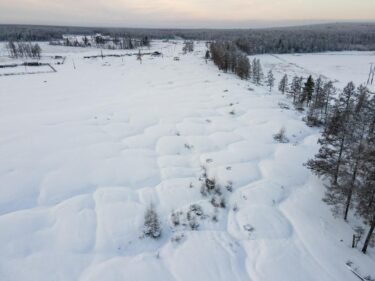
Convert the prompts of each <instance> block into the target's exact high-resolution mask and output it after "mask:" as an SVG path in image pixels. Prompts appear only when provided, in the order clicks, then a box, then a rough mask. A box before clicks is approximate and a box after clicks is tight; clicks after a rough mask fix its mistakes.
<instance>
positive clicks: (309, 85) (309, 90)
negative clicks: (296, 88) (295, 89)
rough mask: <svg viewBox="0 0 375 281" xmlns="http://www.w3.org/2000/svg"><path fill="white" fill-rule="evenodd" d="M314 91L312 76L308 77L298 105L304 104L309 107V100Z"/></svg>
mask: <svg viewBox="0 0 375 281" xmlns="http://www.w3.org/2000/svg"><path fill="white" fill-rule="evenodd" d="M314 89H315V82H314V79H313V78H312V76H311V75H310V76H309V77H308V78H307V81H306V82H305V85H304V86H303V90H302V95H301V97H300V103H301V104H302V105H303V103H305V102H306V105H307V107H308V106H309V104H310V102H311V99H312V97H313V93H314Z"/></svg>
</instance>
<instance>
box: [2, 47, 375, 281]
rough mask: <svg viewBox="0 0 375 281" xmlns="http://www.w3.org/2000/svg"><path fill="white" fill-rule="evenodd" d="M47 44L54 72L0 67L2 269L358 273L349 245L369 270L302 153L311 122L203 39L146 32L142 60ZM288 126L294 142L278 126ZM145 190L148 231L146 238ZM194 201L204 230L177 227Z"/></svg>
mask: <svg viewBox="0 0 375 281" xmlns="http://www.w3.org/2000/svg"><path fill="white" fill-rule="evenodd" d="M42 48H43V49H44V50H46V51H47V53H48V54H54V55H64V56H67V59H66V61H65V64H63V65H56V66H55V68H56V70H57V73H46V74H34V75H22V76H17V75H15V76H3V77H0V280H4V281H14V280H17V281H19V280H22V281H23V280H28V281H44V280H45V281H54V280H59V281H60V280H64V281H65V280H79V281H103V280H106V281H117V280H129V281H133V280H134V281H161V280H163V281H169V280H176V281H210V280H215V281H245V280H251V281H302V280H303V281H312V280H315V281H344V280H348V281H350V280H353V281H355V280H358V279H357V277H356V276H355V275H354V274H353V273H351V272H350V271H349V270H348V268H347V267H346V265H345V263H346V262H347V261H348V260H350V261H352V262H353V263H354V265H355V266H356V267H358V271H359V272H360V273H361V274H363V275H367V274H371V275H375V261H374V257H375V253H374V251H373V249H371V250H370V252H369V254H368V255H363V254H361V253H360V251H359V250H358V249H352V248H351V238H352V235H353V230H352V228H351V226H350V225H349V224H347V223H345V222H344V221H343V220H342V219H335V218H333V217H332V214H331V212H330V210H329V208H328V207H327V206H326V205H325V204H324V203H323V202H322V201H321V198H322V196H323V192H324V186H323V183H322V182H321V181H320V180H319V179H317V178H316V177H315V176H313V175H312V174H311V173H310V172H309V171H308V170H307V169H306V168H305V167H303V165H302V164H303V163H304V162H306V161H307V159H308V158H309V157H312V156H313V155H314V153H315V152H316V151H317V149H318V147H317V144H316V141H317V138H318V136H319V135H318V133H319V132H318V130H317V129H312V128H309V127H307V126H306V125H305V124H304V123H303V122H302V121H301V118H302V115H300V113H297V112H295V111H293V110H285V109H281V108H280V107H279V105H278V104H279V103H280V102H283V103H290V101H289V100H287V99H286V98H285V97H284V96H282V95H279V94H278V93H277V91H276V90H275V91H274V92H273V93H271V94H269V93H268V91H267V89H265V88H263V87H256V86H254V85H252V84H251V83H250V82H248V81H242V80H240V79H238V78H236V77H235V76H234V75H233V74H224V73H220V72H219V71H218V70H217V68H216V67H215V66H214V65H213V64H212V63H211V62H209V63H208V64H206V63H205V61H204V59H203V55H204V52H205V50H206V48H205V44H204V43H198V44H196V51H195V52H194V53H192V54H187V55H182V54H181V49H182V44H181V42H179V43H177V44H173V43H172V42H169V43H163V42H154V43H153V47H152V48H151V51H153V50H159V51H162V52H163V54H164V56H163V57H155V58H152V57H150V56H144V57H143V61H142V64H140V63H139V61H137V60H136V58H135V56H128V57H122V58H116V57H107V58H104V59H101V58H97V59H84V58H83V56H84V55H88V54H93V55H98V54H99V51H98V50H95V49H76V48H63V47H50V46H48V45H42ZM147 51H148V50H147ZM104 53H105V54H106V53H107V54H108V53H123V52H120V51H104ZM175 56H180V61H174V59H173V58H174V57H175ZM329 58H330V59H331V57H329ZM335 58H339V62H345V60H341V59H340V57H338V56H332V59H335ZM299 59H300V61H303V57H300V58H299ZM73 62H74V65H75V69H74V66H73ZM265 66H267V63H265ZM365 67H366V69H367V65H366V66H365ZM322 68H324V66H322ZM345 75H346V76H350V75H351V74H350V73H349V74H348V73H346V74H345ZM345 79H346V78H345ZM346 80H347V79H346ZM249 88H251V89H252V90H251V89H249ZM283 126H284V127H285V128H286V132H287V136H288V138H289V139H290V140H291V141H290V143H285V144H280V143H276V142H275V141H274V140H273V134H275V133H276V132H277V131H279V129H280V128H281V127H283ZM201 166H205V167H206V169H207V173H208V174H209V176H210V177H215V179H216V181H217V182H218V183H219V184H220V185H222V186H225V185H227V184H228V181H231V182H232V186H233V191H232V192H229V191H228V192H225V196H226V208H225V209H222V208H219V209H217V210H216V212H215V208H214V207H213V206H212V205H211V204H210V202H209V198H208V197H203V196H202V195H201V193H200V186H201V182H200V181H199V177H200V175H201V173H202V168H201ZM151 203H152V204H153V205H154V206H155V209H156V211H157V213H158V214H159V218H160V220H161V222H162V237H161V238H160V239H159V240H152V239H150V238H141V235H142V229H143V216H144V212H145V210H146V208H147V207H148V206H149V205H150V204H151ZM191 204H199V205H201V206H202V208H203V210H204V214H205V216H204V217H205V219H202V220H199V224H200V226H199V229H198V230H195V231H193V230H190V228H189V227H184V226H179V227H177V228H174V229H173V228H172V227H171V225H172V224H171V223H170V214H171V212H172V210H174V211H180V210H181V211H186V210H187V209H188V208H189V206H190V205H191ZM214 215H216V216H217V218H218V221H217V222H215V221H214V220H213V219H212V217H213V216H214ZM182 235H183V236H184V237H182V239H181V241H179V242H176V241H172V240H176V239H175V238H178V237H180V236H182ZM171 238H174V239H172V240H171Z"/></svg>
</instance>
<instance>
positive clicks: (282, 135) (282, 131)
mask: <svg viewBox="0 0 375 281" xmlns="http://www.w3.org/2000/svg"><path fill="white" fill-rule="evenodd" d="M285 133H286V130H285V128H284V127H282V128H281V129H280V131H279V132H278V133H276V134H274V135H273V139H274V140H275V141H277V142H280V143H288V142H289V139H288V138H287V137H286V135H285Z"/></svg>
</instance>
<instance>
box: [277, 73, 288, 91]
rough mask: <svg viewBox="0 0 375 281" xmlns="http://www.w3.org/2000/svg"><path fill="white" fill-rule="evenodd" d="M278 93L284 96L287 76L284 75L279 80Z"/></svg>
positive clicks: (286, 88)
mask: <svg viewBox="0 0 375 281" xmlns="http://www.w3.org/2000/svg"><path fill="white" fill-rule="evenodd" d="M279 91H280V92H281V93H282V94H285V92H286V91H288V75H286V74H285V75H284V76H283V78H281V80H280V83H279Z"/></svg>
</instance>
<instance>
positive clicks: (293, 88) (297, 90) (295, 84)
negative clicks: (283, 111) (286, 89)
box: [290, 76, 302, 104]
mask: <svg viewBox="0 0 375 281" xmlns="http://www.w3.org/2000/svg"><path fill="white" fill-rule="evenodd" d="M301 87H302V77H298V76H294V77H293V80H292V83H291V85H290V92H291V95H292V97H293V104H297V101H298V98H299V97H300V95H301Z"/></svg>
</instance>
